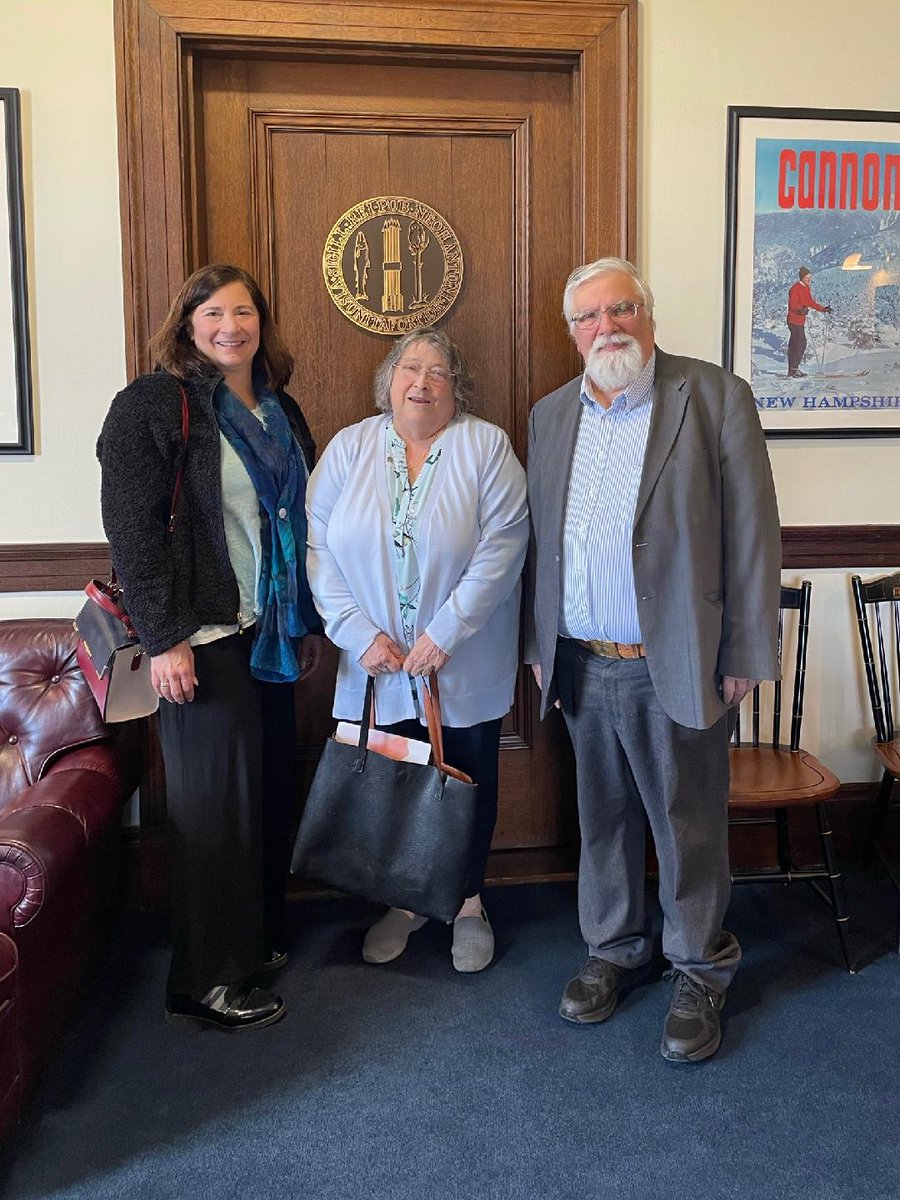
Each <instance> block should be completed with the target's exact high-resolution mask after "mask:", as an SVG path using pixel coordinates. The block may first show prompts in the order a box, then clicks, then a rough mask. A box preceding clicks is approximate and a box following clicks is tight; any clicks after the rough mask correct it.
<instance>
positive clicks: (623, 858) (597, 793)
mask: <svg viewBox="0 0 900 1200" xmlns="http://www.w3.org/2000/svg"><path fill="white" fill-rule="evenodd" d="M556 682H557V687H558V689H559V698H560V702H561V705H562V711H563V715H564V717H565V719H566V725H567V726H568V729H569V736H570V737H571V739H572V745H573V747H574V750H575V759H576V769H577V784H578V816H579V824H580V827H581V862H580V867H579V873H578V914H579V918H580V921H581V932H582V935H583V937H584V940H585V941H586V942H587V944H588V949H589V951H590V953H591V955H593V956H595V957H598V958H604V959H607V960H608V961H609V962H613V963H616V964H617V965H618V966H622V967H628V968H634V967H638V966H641V965H643V964H644V963H646V962H648V961H649V959H650V957H651V954H652V944H651V940H650V938H649V936H648V930H647V922H646V915H645V912H644V875H645V817H646V820H647V821H649V823H650V829H651V831H652V834H653V840H654V843H655V846H656V855H657V860H658V862H659V899H660V904H661V906H662V911H663V953H664V954H665V956H666V958H668V959H669V961H670V962H671V963H672V965H673V966H675V967H678V968H679V969H681V970H682V971H684V972H685V973H686V974H687V975H690V976H691V977H692V978H693V979H696V980H697V981H698V982H699V983H702V984H703V985H705V986H706V987H709V988H710V989H712V990H714V991H717V992H721V991H724V990H725V989H726V988H727V987H728V985H729V983H730V982H731V979H732V977H733V975H734V972H735V970H736V969H737V964H738V961H739V960H740V957H741V951H740V947H739V945H738V943H737V939H736V938H735V937H734V936H733V935H732V934H730V933H727V932H726V931H725V930H723V929H722V920H723V918H724V916H725V910H726V908H727V907H728V899H729V896H730V893H731V877H730V871H729V864H728V817H727V801H728V718H727V716H726V717H723V718H722V719H721V720H720V721H718V722H717V723H716V724H715V725H713V726H712V728H710V729H689V728H687V727H686V726H684V725H678V724H676V723H675V722H674V721H673V720H672V719H671V718H670V717H669V716H667V715H666V713H665V712H664V711H663V709H662V707H661V706H660V704H659V701H658V700H657V698H656V693H655V691H654V690H653V685H652V683H651V682H650V674H649V671H648V669H647V660H646V659H627V660H622V659H609V658H598V657H597V656H596V655H594V654H591V652H590V651H589V650H586V649H585V648H584V647H582V646H580V645H579V644H578V643H577V642H575V641H572V640H570V639H566V638H560V640H559V643H558V647H557V654H556Z"/></svg>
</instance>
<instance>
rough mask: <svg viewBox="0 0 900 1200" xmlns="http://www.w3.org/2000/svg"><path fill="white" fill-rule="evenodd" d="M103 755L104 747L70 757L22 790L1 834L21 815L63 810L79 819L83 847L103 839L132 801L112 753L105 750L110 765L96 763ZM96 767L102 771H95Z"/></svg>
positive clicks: (4, 816) (1, 817)
mask: <svg viewBox="0 0 900 1200" xmlns="http://www.w3.org/2000/svg"><path fill="white" fill-rule="evenodd" d="M103 754H104V751H103V748H102V747H86V748H85V749H84V750H75V751H73V752H72V753H71V754H67V755H66V757H65V758H64V759H63V760H61V761H60V763H59V764H58V765H57V767H56V768H55V769H54V770H52V771H51V772H50V773H49V774H47V775H45V776H44V778H43V779H39V780H38V782H37V783H35V784H32V786H31V787H29V788H25V789H24V790H23V791H21V792H20V793H19V794H18V796H16V798H15V799H14V800H13V801H12V802H11V803H10V804H9V805H8V807H7V808H5V809H4V810H3V812H2V813H0V832H2V830H3V829H4V826H5V823H6V821H7V820H8V819H10V820H11V819H12V818H14V817H15V815H16V814H17V813H22V812H28V811H31V810H33V809H36V808H48V807H49V808H55V809H62V810H64V811H65V812H67V813H69V814H70V816H72V817H74V818H75V820H76V821H77V822H78V823H79V825H80V826H81V829H82V834H83V844H90V843H92V842H93V841H94V840H95V839H96V838H97V837H100V836H102V835H103V833H104V832H105V831H106V829H107V828H108V827H109V824H110V821H111V820H114V819H116V816H117V814H118V812H119V811H120V810H121V807H122V804H123V802H124V801H125V800H126V799H127V798H128V793H127V792H126V791H125V790H124V788H123V782H124V781H123V779H122V776H121V774H120V772H119V771H117V770H115V769H113V767H112V766H111V765H110V764H111V763H112V762H113V760H112V758H111V756H110V754H109V751H108V750H107V751H105V757H106V759H107V761H106V762H99V761H95V760H97V759H98V757H100V756H102V755H103ZM95 766H99V767H100V768H101V769H99V770H95V769H94V767H95Z"/></svg>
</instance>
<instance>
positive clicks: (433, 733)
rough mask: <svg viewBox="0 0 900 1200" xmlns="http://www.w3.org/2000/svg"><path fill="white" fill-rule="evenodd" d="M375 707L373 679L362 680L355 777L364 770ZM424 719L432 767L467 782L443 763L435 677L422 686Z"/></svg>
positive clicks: (467, 780) (459, 773)
mask: <svg viewBox="0 0 900 1200" xmlns="http://www.w3.org/2000/svg"><path fill="white" fill-rule="evenodd" d="M374 708H375V676H374V675H370V676H369V677H368V678H367V679H366V694H365V697H364V698H363V711H362V720H361V721H360V723H359V741H358V742H357V745H356V758H355V759H354V760H353V770H354V772H355V773H356V774H359V773H360V772H361V771H363V770H364V769H365V765H366V755H367V754H368V752H369V729H370V721H371V719H372V714H373V712H374ZM425 719H426V720H427V722H428V740H429V742H430V743H431V754H432V758H433V759H434V765H435V766H436V767H437V769H438V770H439V771H442V772H443V773H444V774H445V775H452V776H453V778H454V779H460V780H462V782H463V783H471V782H472V780H471V778H470V777H469V776H468V775H466V774H465V772H463V771H457V769H456V767H450V766H448V765H447V764H446V763H445V762H444V735H443V731H442V729H441V697H440V692H439V690H438V682H437V675H430V676H429V677H428V681H427V683H426V684H425Z"/></svg>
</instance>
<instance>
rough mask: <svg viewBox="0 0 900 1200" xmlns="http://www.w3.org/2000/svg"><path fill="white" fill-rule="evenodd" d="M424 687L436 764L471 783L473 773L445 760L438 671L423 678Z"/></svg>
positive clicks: (463, 781) (429, 732) (457, 777)
mask: <svg viewBox="0 0 900 1200" xmlns="http://www.w3.org/2000/svg"><path fill="white" fill-rule="evenodd" d="M422 687H423V691H424V692H425V720H426V721H427V722H428V740H429V741H430V742H431V749H432V751H433V753H434V761H435V765H436V766H437V768H438V770H439V771H443V773H444V774H445V775H452V777H453V778H454V779H459V780H460V781H461V782H462V783H471V782H472V777H471V775H467V774H466V773H465V771H459V770H457V768H456V767H451V766H450V764H449V763H446V762H444V728H443V726H444V722H443V720H442V719H441V693H440V689H439V688H438V680H437V671H432V673H431V674H430V675H429V676H428V677H427V678H425V679H423V680H422Z"/></svg>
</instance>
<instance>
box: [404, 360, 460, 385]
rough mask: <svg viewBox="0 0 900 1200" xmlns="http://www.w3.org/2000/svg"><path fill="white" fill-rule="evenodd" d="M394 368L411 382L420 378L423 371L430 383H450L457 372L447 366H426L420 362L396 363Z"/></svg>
mask: <svg viewBox="0 0 900 1200" xmlns="http://www.w3.org/2000/svg"><path fill="white" fill-rule="evenodd" d="M394 370H395V371H399V372H400V374H401V375H402V376H403V378H404V379H408V380H409V381H410V383H412V381H413V380H414V379H418V378H419V376H420V375H421V374H422V372H423V371H424V372H425V377H426V379H427V380H428V382H429V383H449V382H450V380H451V379H455V378H456V375H455V372H453V371H448V370H447V368H446V367H426V366H423V365H422V363H419V362H399V363H394Z"/></svg>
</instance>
